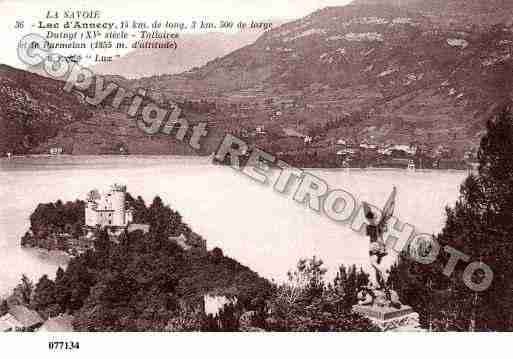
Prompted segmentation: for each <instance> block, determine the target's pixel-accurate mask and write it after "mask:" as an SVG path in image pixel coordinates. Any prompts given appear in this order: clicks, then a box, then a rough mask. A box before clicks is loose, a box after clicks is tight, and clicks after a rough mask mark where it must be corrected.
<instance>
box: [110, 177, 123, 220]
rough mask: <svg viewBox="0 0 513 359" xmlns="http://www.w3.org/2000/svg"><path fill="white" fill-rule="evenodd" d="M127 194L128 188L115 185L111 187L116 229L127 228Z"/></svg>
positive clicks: (111, 201)
mask: <svg viewBox="0 0 513 359" xmlns="http://www.w3.org/2000/svg"><path fill="white" fill-rule="evenodd" d="M125 193H126V186H121V185H118V184H114V185H113V186H112V187H111V193H110V203H111V205H112V210H113V211H114V212H113V213H112V225H113V226H116V227H123V226H125V224H126V222H125Z"/></svg>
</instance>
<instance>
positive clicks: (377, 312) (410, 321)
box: [353, 305, 422, 331]
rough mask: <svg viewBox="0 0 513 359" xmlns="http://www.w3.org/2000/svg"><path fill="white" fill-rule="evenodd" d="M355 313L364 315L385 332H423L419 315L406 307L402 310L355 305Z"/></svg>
mask: <svg viewBox="0 0 513 359" xmlns="http://www.w3.org/2000/svg"><path fill="white" fill-rule="evenodd" d="M353 312H355V313H358V314H361V315H363V316H364V317H366V318H367V319H369V320H370V321H371V322H373V323H374V325H376V326H377V327H378V328H380V329H381V330H383V331H422V329H421V328H420V324H419V315H418V314H417V313H416V312H414V311H413V309H412V308H411V307H409V306H406V305H402V306H401V307H400V308H393V307H388V306H379V305H371V306H368V305H355V306H353Z"/></svg>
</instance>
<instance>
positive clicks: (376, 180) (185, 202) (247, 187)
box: [0, 156, 466, 293]
mask: <svg viewBox="0 0 513 359" xmlns="http://www.w3.org/2000/svg"><path fill="white" fill-rule="evenodd" d="M205 162H206V161H205V160H204V159H200V158H184V157H142V156H141V157H139V156H132V157H129V158H128V157H127V158H121V157H88V156H84V157H60V158H15V159H12V160H9V161H8V160H0V168H1V171H0V173H1V177H0V200H1V207H0V260H1V262H0V263H1V266H0V293H5V292H6V291H8V290H9V289H10V288H11V287H13V286H14V285H15V284H16V283H18V282H19V278H20V277H21V275H22V274H23V273H25V274H27V275H28V276H29V277H31V278H34V279H36V278H38V277H39V276H41V275H42V274H45V273H48V274H51V275H53V274H54V273H55V270H56V268H57V267H58V266H59V265H65V263H66V260H65V258H62V257H58V256H54V255H48V254H47V253H42V252H40V251H32V250H22V249H20V248H19V239H20V237H21V236H22V235H23V233H24V232H25V231H26V230H27V229H28V226H29V215H30V213H31V212H32V211H33V210H34V208H35V207H36V206H37V204H38V203H40V202H50V201H55V200H57V199H59V198H60V199H62V200H63V201H72V200H75V199H76V198H81V199H84V197H85V193H86V192H87V191H88V190H90V189H92V188H98V189H100V190H103V189H106V188H107V187H108V186H109V185H110V184H112V183H113V182H119V183H124V184H126V185H127V186H128V190H129V191H130V192H131V193H132V194H133V195H142V196H143V198H144V199H145V200H146V202H147V203H148V202H151V200H152V198H153V197H154V196H155V195H160V196H161V197H162V198H163V200H164V202H166V203H169V204H170V205H171V206H172V207H173V208H174V209H178V210H179V211H180V213H181V214H182V216H183V217H184V219H185V221H186V222H188V223H189V224H190V225H191V226H192V228H193V229H194V230H195V231H196V232H198V233H200V234H202V235H203V236H204V237H205V238H206V239H207V242H208V246H209V248H213V247H214V246H219V247H221V248H222V249H223V250H224V253H225V254H226V255H229V256H231V257H233V258H236V259H237V260H238V261H239V262H241V263H242V264H245V265H248V266H249V267H251V268H252V269H253V270H255V271H257V272H258V273H260V274H261V275H263V276H265V277H267V278H275V279H277V280H281V279H283V278H284V276H285V273H286V272H287V270H289V269H291V268H292V267H293V266H294V264H295V263H296V261H297V259H299V258H300V257H305V256H312V255H314V254H315V255H318V256H320V257H321V258H323V259H324V261H325V263H326V265H327V266H328V268H329V269H330V271H331V273H333V270H335V268H336V267H337V266H338V265H339V264H342V263H345V264H351V263H355V264H357V265H366V263H367V250H368V249H367V248H368V246H367V240H366V239H365V238H364V237H363V236H361V235H358V234H356V233H354V232H353V231H352V230H351V229H349V227H348V226H346V225H340V224H336V223H334V222H332V221H330V220H329V219H327V218H326V217H324V216H321V215H318V214H316V213H314V212H312V211H311V210H308V209H306V208H305V207H304V206H302V205H299V204H297V203H296V202H295V201H294V200H292V198H291V197H290V196H284V195H279V194H277V193H276V192H274V191H273V190H272V188H271V187H269V186H263V185H260V184H257V183H255V182H253V181H252V180H251V179H250V178H248V177H246V176H245V175H243V174H240V173H237V172H235V171H234V170H232V169H231V168H226V167H221V166H213V165H209V164H206V163H205ZM311 172H312V173H314V174H316V175H317V176H319V177H321V178H323V179H324V180H326V181H327V182H328V183H329V184H330V188H342V189H345V190H347V191H349V192H350V193H352V194H353V195H354V196H355V197H356V198H357V199H358V200H359V201H361V200H366V201H369V202H370V203H373V204H376V205H379V206H382V205H383V204H384V202H385V201H386V199H387V197H388V195H389V193H390V191H391V189H392V186H393V185H396V186H397V188H398V199H397V205H396V214H397V216H398V217H399V218H400V219H401V220H404V221H407V222H409V223H411V224H413V225H415V227H416V228H418V229H419V230H421V231H423V232H427V233H436V232H438V231H439V230H440V229H441V227H442V225H443V222H444V217H445V212H444V207H445V206H446V205H450V204H453V203H454V201H455V200H456V198H457V195H458V189H459V186H460V184H461V182H462V181H463V179H464V178H465V176H466V173H464V172H456V171H454V172H421V173H419V172H416V173H410V172H407V171H404V170H403V171H400V170H390V171H386V170H367V171H357V170H355V171H350V172H345V171H336V170H312V171H311Z"/></svg>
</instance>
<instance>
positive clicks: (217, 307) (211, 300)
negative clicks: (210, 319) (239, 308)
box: [203, 294, 237, 317]
mask: <svg viewBox="0 0 513 359" xmlns="http://www.w3.org/2000/svg"><path fill="white" fill-rule="evenodd" d="M203 302H204V305H205V314H206V315H212V316H214V317H215V316H216V315H218V314H219V312H220V311H221V310H222V309H223V308H224V307H225V306H226V305H229V304H233V305H235V304H237V298H236V297H234V298H231V299H230V298H228V297H226V296H224V295H215V294H206V295H204V296H203Z"/></svg>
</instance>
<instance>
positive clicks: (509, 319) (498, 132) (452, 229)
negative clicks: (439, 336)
mask: <svg viewBox="0 0 513 359" xmlns="http://www.w3.org/2000/svg"><path fill="white" fill-rule="evenodd" d="M512 154H513V116H512V114H511V109H510V108H507V109H505V110H504V111H502V112H501V113H500V114H499V115H498V116H497V118H496V119H494V120H493V121H489V122H488V123H487V133H486V135H485V136H484V137H483V138H482V140H481V146H480V149H479V152H478V160H479V168H478V173H477V174H476V175H470V176H469V177H468V178H467V179H466V180H465V182H464V183H463V185H462V186H461V188H460V197H459V199H458V201H457V202H456V204H455V205H454V207H452V208H447V209H446V212H447V219H446V223H445V226H444V228H443V229H442V232H441V233H440V234H439V235H438V236H437V241H438V242H439V244H440V245H441V246H442V247H444V246H446V245H448V246H451V247H453V248H455V249H457V250H459V251H461V252H463V253H465V254H467V255H469V256H470V258H471V261H481V262H483V263H486V264H487V265H488V266H489V267H490V268H491V269H492V271H493V282H492V284H491V286H490V287H489V288H488V289H487V290H485V291H482V292H476V291H473V290H471V289H470V288H468V287H467V286H466V285H465V284H464V283H463V281H462V273H463V271H464V269H465V268H466V266H467V263H465V262H463V261H460V263H459V265H458V266H457V267H456V268H455V271H454V274H453V275H452V276H451V277H450V278H447V277H445V276H444V275H442V274H441V273H442V270H443V268H444V266H445V264H446V263H447V260H448V254H446V253H444V252H443V251H442V252H441V253H440V255H439V259H438V261H437V262H435V263H434V264H433V265H429V266H427V265H419V264H415V263H412V262H411V261H409V260H407V259H406V260H403V261H402V262H400V263H399V264H398V267H397V268H396V269H395V271H396V273H395V274H394V276H396V279H395V282H396V285H398V286H402V288H401V290H400V293H401V294H402V296H405V295H408V293H409V295H408V296H409V298H407V299H405V300H404V303H407V304H410V305H412V306H413V307H414V309H416V310H418V311H419V314H420V315H421V321H422V318H425V320H424V322H423V323H422V324H423V325H424V326H426V327H428V328H431V329H435V330H482V331H484V330H493V331H501V330H511V329H512V328H513V282H512V281H511V278H512V277H513V260H512V258H511V253H512V251H513V156H512ZM405 266H406V267H407V268H404V267H405ZM483 278H484V276H483V272H481V271H477V272H476V274H475V275H474V277H473V278H472V279H473V281H474V282H476V283H479V282H480V281H481V280H483ZM412 289H416V293H414V294H413V293H412ZM415 297H417V298H419V299H420V300H418V303H412V302H410V301H409V300H413V301H415Z"/></svg>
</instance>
